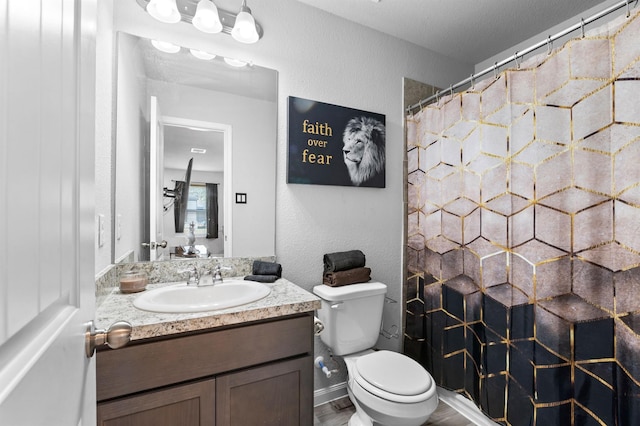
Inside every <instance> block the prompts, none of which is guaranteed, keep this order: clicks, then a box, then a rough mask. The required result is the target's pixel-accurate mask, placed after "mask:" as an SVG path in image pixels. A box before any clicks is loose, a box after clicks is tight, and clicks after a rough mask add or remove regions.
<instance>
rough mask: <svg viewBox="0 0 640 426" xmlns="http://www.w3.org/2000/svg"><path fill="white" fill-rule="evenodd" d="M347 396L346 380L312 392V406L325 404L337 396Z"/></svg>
mask: <svg viewBox="0 0 640 426" xmlns="http://www.w3.org/2000/svg"><path fill="white" fill-rule="evenodd" d="M345 396H347V382H342V383H337V384H335V385H331V386H329V387H327V388H322V389H317V390H315V391H314V392H313V406H314V407H317V406H318V405H322V404H326V403H327V402H331V401H333V400H336V399H338V398H343V397H345Z"/></svg>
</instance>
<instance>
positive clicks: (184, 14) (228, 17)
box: [136, 0, 264, 38]
mask: <svg viewBox="0 0 640 426" xmlns="http://www.w3.org/2000/svg"><path fill="white" fill-rule="evenodd" d="M136 2H137V3H138V5H139V6H140V7H142V9H143V10H146V8H147V4H148V3H149V0H136ZM245 9H246V10H245ZM243 10H244V11H248V12H249V13H250V12H251V9H249V7H247V4H246V0H243V1H242V6H241V8H240V11H243ZM178 11H179V12H180V17H181V20H182V21H183V22H187V23H189V24H192V23H193V15H194V14H195V8H193V10H191V9H188V10H184V8H180V7H178ZM218 14H219V15H220V22H222V32H223V33H225V34H228V35H231V30H232V29H233V26H234V25H235V24H236V16H238V15H237V14H235V13H232V12H228V11H226V10H223V9H220V8H218ZM254 19H255V18H254ZM256 30H257V31H258V36H259V38H262V35H263V34H264V31H263V30H262V27H261V26H260V24H259V23H258V22H256Z"/></svg>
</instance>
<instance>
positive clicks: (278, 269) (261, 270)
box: [253, 260, 282, 278]
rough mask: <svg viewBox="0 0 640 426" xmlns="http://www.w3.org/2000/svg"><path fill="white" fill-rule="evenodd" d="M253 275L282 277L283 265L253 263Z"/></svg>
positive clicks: (262, 262)
mask: <svg viewBox="0 0 640 426" xmlns="http://www.w3.org/2000/svg"><path fill="white" fill-rule="evenodd" d="M253 275H275V276H276V277H278V278H281V277H282V265H280V264H279V263H275V262H264V261H262V260H254V261H253Z"/></svg>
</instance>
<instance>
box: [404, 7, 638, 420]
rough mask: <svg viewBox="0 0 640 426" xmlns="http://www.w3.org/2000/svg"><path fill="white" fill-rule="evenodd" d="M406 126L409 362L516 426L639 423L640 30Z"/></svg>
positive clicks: (464, 97) (592, 40) (543, 62)
mask: <svg viewBox="0 0 640 426" xmlns="http://www.w3.org/2000/svg"><path fill="white" fill-rule="evenodd" d="M515 65H516V64H514V67H513V68H512V69H508V70H504V71H502V72H500V73H499V74H497V75H495V76H491V77H490V78H488V79H486V80H484V81H481V82H476V83H475V85H474V87H472V88H470V89H469V90H467V91H465V92H463V93H458V94H453V95H452V96H448V97H445V98H442V99H440V100H439V101H438V102H437V103H435V104H432V105H430V106H427V107H425V108H423V109H422V110H421V111H420V112H418V113H417V114H415V115H412V116H409V117H407V123H406V124H407V159H408V165H407V169H408V170H407V171H408V180H407V183H406V184H407V193H408V209H407V213H408V218H407V220H408V226H407V254H408V255H407V265H406V266H407V270H408V279H407V282H406V285H405V294H406V316H405V317H406V324H405V352H406V353H407V354H408V355H410V356H412V357H413V358H415V359H417V360H418V361H419V362H421V363H422V364H423V365H424V366H425V367H426V368H427V369H428V370H429V371H430V372H431V374H432V375H433V377H434V378H435V380H436V381H437V383H438V384H439V385H440V386H443V387H445V388H448V389H451V390H454V391H457V392H460V393H462V394H464V395H466V396H467V397H469V398H470V399H472V400H473V401H474V402H475V403H476V404H477V405H478V406H479V407H480V408H481V409H482V410H483V411H484V412H485V413H486V414H487V415H488V416H489V417H491V418H493V419H494V420H495V421H497V422H500V423H503V424H509V425H545V426H546V425H640V15H639V14H638V12H637V11H636V12H635V13H632V14H631V16H630V17H629V18H626V17H625V16H620V17H618V18H616V19H615V20H614V21H613V22H611V23H609V24H606V25H603V26H602V27H600V28H598V29H592V30H590V31H587V32H586V35H585V37H579V38H575V39H573V40H571V41H569V42H567V43H566V44H565V45H564V46H562V47H561V48H559V49H551V50H549V52H543V53H541V54H539V55H537V56H535V57H532V58H529V59H527V60H526V61H522V63H520V64H519V66H517V67H516V66H515Z"/></svg>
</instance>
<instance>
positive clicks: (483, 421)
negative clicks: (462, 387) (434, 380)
mask: <svg viewBox="0 0 640 426" xmlns="http://www.w3.org/2000/svg"><path fill="white" fill-rule="evenodd" d="M438 398H439V399H440V402H444V403H445V404H447V405H448V406H450V407H451V408H453V409H454V410H456V411H457V412H458V413H460V414H461V415H463V416H464V417H466V418H467V419H469V420H470V421H471V422H473V423H474V424H476V425H478V426H497V425H498V424H497V423H495V422H494V421H493V420H491V419H490V418H488V417H487V416H485V415H484V414H483V413H482V411H480V409H479V408H478V407H476V405H475V404H474V403H473V402H471V401H470V400H469V399H467V398H465V397H464V396H462V395H460V394H459V393H456V392H452V391H450V390H447V389H444V388H441V387H438Z"/></svg>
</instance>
